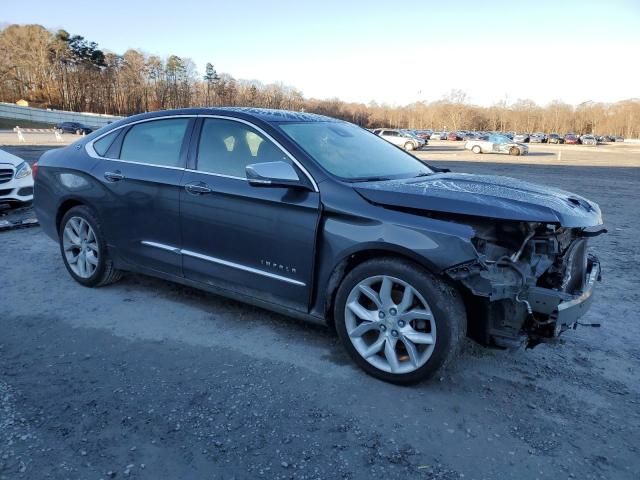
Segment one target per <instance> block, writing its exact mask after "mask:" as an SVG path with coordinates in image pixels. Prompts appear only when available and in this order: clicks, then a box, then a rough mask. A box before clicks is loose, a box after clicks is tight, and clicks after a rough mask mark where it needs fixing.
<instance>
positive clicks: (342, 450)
mask: <svg viewBox="0 0 640 480" xmlns="http://www.w3.org/2000/svg"><path fill="white" fill-rule="evenodd" d="M443 143H444V142H443ZM7 150H9V148H7ZM12 151H13V152H15V153H18V154H19V155H21V156H23V157H24V158H27V159H30V160H33V159H35V158H37V156H38V155H39V153H40V152H41V149H38V148H31V149H20V148H14V149H12ZM420 155H421V156H428V154H426V153H421V154H420ZM452 155H458V156H457V157H456V158H451V157H447V156H445V155H440V156H438V155H436V154H434V155H433V157H430V158H434V159H435V160H436V161H434V162H433V163H435V164H437V165H439V166H447V167H450V168H452V169H455V170H457V171H468V172H474V173H476V172H478V173H498V174H507V175H511V176H514V177H518V178H523V179H526V180H531V181H535V182H542V183H547V184H551V185H556V186H561V187H564V188H568V189H570V190H572V191H575V192H576V193H579V194H582V195H585V196H587V197H588V198H591V199H593V200H595V201H597V202H599V203H600V206H601V207H602V209H603V211H604V213H605V216H606V222H607V227H608V228H609V230H610V233H609V234H608V235H606V236H602V237H599V238H597V239H596V240H595V241H594V242H593V248H594V250H596V251H597V253H598V254H599V256H600V259H601V261H602V264H603V270H604V274H603V277H604V279H603V283H602V284H601V285H599V288H598V292H597V298H596V301H595V302H594V305H593V307H592V310H591V311H590V312H589V314H588V315H587V316H586V317H585V318H584V321H585V322H587V323H589V322H602V323H603V326H602V328H599V329H598V328H586V327H585V328H578V329H577V330H576V331H575V332H567V333H566V334H565V335H563V337H562V338H561V339H560V340H559V341H557V342H555V343H552V344H544V345H540V346H539V347H536V348H535V349H533V350H518V351H502V350H495V349H486V348H482V347H479V346H477V345H475V344H473V343H472V342H467V344H466V348H465V352H464V354H463V356H462V357H461V358H460V360H459V361H458V362H456V364H455V365H453V366H452V367H451V368H450V369H449V370H448V371H446V372H444V373H443V375H442V376H441V377H440V378H438V379H435V380H433V381H430V382H425V383H422V384H420V385H417V386H413V387H408V388H403V387H397V386H393V385H388V384H385V383H382V382H379V381H376V380H374V379H372V378H370V377H368V376H366V375H364V374H363V373H362V372H361V371H360V370H358V369H357V368H355V367H354V366H353V365H352V364H351V362H350V360H349V359H348V358H347V356H346V355H345V354H344V353H343V351H342V348H341V347H340V345H339V344H338V342H337V339H336V338H335V336H334V335H333V334H332V333H331V332H329V331H328V330H326V329H323V328H320V327H314V326H310V325H305V324H301V323H300V322H297V321H295V320H291V319H288V318H285V317H282V316H279V315H275V314H272V313H269V312H266V311H263V310H260V309H257V308H253V307H249V306H246V305H243V304H240V303H237V302H233V301H229V300H225V299H223V298H220V297H216V296H213V295H210V294H207V293H203V292H199V291H196V290H193V289H189V288H185V287H181V286H176V285H173V284H170V283H167V282H164V281H160V280H156V279H151V278H147V277H142V276H138V275H129V276H127V277H126V278H125V279H124V280H123V281H121V282H120V283H118V284H115V285H112V286H109V287H105V288H102V289H97V290H94V289H86V288H83V287H81V286H79V285H78V284H76V283H74V282H73V281H72V280H71V278H70V277H69V275H68V274H67V273H66V271H65V269H64V266H63V264H62V261H61V259H60V256H59V251H58V248H57V245H56V244H55V243H54V242H53V241H51V240H50V239H48V238H47V237H45V235H44V234H43V233H42V232H41V231H40V228H39V227H34V228H28V229H21V230H13V231H8V232H4V233H0V258H2V259H3V266H2V270H0V272H1V273H0V278H1V279H2V288H1V290H0V478H2V479H21V478H38V479H40V478H55V479H67V478H70V479H76V478H78V479H100V478H102V479H109V478H139V479H146V478H148V479H157V478H180V479H191V478H194V479H195V478H198V479H200V478H216V479H218V478H221V479H231V478H236V479H240V478H282V479H289V478H300V479H302V478H307V479H316V478H317V479H326V478H348V479H360V478H362V479H365V478H366V479H369V478H375V477H380V478H402V479H405V478H417V479H460V478H465V479H505V478H517V479H522V480H526V479H564V478H577V479H637V478H638V477H639V475H640V455H639V454H640V451H639V450H640V381H639V380H640V375H639V373H638V372H639V367H640V347H639V346H638V345H639V342H638V340H639V339H640V325H639V323H638V320H639V318H638V313H637V312H638V306H639V304H640V301H639V300H640V298H639V293H638V289H637V286H638V285H639V284H640V274H639V273H638V266H639V265H640V261H639V260H640V254H639V253H638V252H640V209H639V208H638V205H639V197H640V188H639V187H640V169H638V168H610V167H584V166H569V165H561V166H553V165H547V164H545V163H544V160H543V159H542V158H541V161H540V164H518V163H511V159H509V158H508V157H497V156H488V155H487V156H484V155H483V156H482V158H481V159H480V162H474V163H467V162H463V161H461V158H460V157H462V156H463V154H462V153H459V152H456V153H454V154H452ZM531 158H533V157H530V159H529V160H531ZM445 159H447V160H455V161H450V162H447V161H444V160H445ZM507 162H509V163H507Z"/></svg>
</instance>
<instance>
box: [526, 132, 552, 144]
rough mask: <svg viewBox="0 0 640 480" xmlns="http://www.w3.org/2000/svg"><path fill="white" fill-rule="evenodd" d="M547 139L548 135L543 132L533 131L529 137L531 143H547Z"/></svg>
mask: <svg viewBox="0 0 640 480" xmlns="http://www.w3.org/2000/svg"><path fill="white" fill-rule="evenodd" d="M547 140H548V138H547V136H546V135H545V134H544V133H542V132H538V133H532V134H531V136H530V137H529V143H547Z"/></svg>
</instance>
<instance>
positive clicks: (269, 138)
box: [197, 113, 320, 192]
mask: <svg viewBox="0 0 640 480" xmlns="http://www.w3.org/2000/svg"><path fill="white" fill-rule="evenodd" d="M198 117H200V118H218V119H222V120H232V121H234V122H239V123H244V124H245V125H248V126H250V127H251V128H253V129H254V130H256V131H258V132H259V133H260V134H261V135H263V136H264V137H265V138H267V139H268V140H270V141H271V143H273V144H274V145H275V146H276V147H278V148H279V149H280V150H281V151H282V153H284V154H285V155H286V156H287V157H289V159H290V160H291V161H292V162H293V163H294V164H295V165H296V166H297V167H298V168H299V169H300V170H301V171H302V173H304V175H305V177H307V178H308V179H309V181H310V182H311V185H312V186H313V191H314V192H319V191H320V190H319V189H318V184H317V183H316V181H315V180H314V178H313V177H312V176H311V174H310V173H309V172H308V171H307V169H306V168H304V166H302V164H301V163H300V162H299V161H298V160H297V159H296V158H295V157H294V156H293V155H291V153H289V151H288V150H287V149H286V148H284V147H283V146H282V145H280V143H279V142H278V141H277V140H276V139H275V138H273V137H272V136H271V135H269V134H268V133H267V132H265V131H264V130H263V129H262V128H260V127H259V126H257V125H255V124H253V123H251V122H249V121H247V120H244V119H242V118H235V117H227V116H224V115H213V114H211V115H208V114H206V113H201V114H199V115H198ZM197 171H198V173H213V172H201V171H200V170H197ZM219 176H221V177H225V176H226V177H228V178H239V179H242V180H247V179H246V178H242V177H233V176H227V175H219Z"/></svg>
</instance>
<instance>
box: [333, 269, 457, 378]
mask: <svg viewBox="0 0 640 480" xmlns="http://www.w3.org/2000/svg"><path fill="white" fill-rule="evenodd" d="M334 318H335V323H336V330H337V332H338V336H339V337H340V340H341V342H342V344H343V346H344V347H345V349H346V350H347V352H348V353H349V355H350V356H351V357H352V358H353V360H354V361H355V362H356V363H357V364H358V365H359V366H360V367H361V368H362V369H363V370H365V372H367V373H369V374H370V375H372V376H374V377H376V378H379V379H381V380H384V381H387V382H391V383H397V384H410V383H415V382H418V381H420V380H423V379H426V378H428V377H430V376H432V375H433V374H435V373H436V372H437V371H438V370H439V369H440V368H442V367H443V366H445V365H446V364H448V363H449V362H450V361H451V360H452V359H453V358H454V357H455V356H456V354H457V352H458V351H459V345H460V341H461V339H462V338H463V337H464V335H465V332H466V316H465V309H464V305H463V303H462V300H461V297H460V295H459V293H458V292H457V291H456V290H455V289H454V288H452V287H451V286H450V285H448V284H447V283H445V282H444V281H442V280H440V279H438V278H437V277H435V276H433V275H431V274H430V273H429V272H427V271H426V270H424V269H422V268H421V267H419V266H417V265H415V264H413V263H411V262H408V261H404V260H399V259H394V258H383V259H376V260H370V261H368V262H365V263H363V264H361V265H359V266H358V267H356V268H355V269H353V270H352V271H351V272H350V273H349V274H348V275H347V276H346V277H345V279H344V280H343V282H342V283H341V285H340V287H339V289H338V293H337V295H336V302H335V305H334Z"/></svg>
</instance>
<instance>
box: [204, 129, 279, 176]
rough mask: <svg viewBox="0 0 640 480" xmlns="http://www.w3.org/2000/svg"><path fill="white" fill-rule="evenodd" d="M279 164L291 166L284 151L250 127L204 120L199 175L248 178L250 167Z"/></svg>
mask: <svg viewBox="0 0 640 480" xmlns="http://www.w3.org/2000/svg"><path fill="white" fill-rule="evenodd" d="M276 161H283V162H288V163H291V161H290V160H289V157H287V155H286V154H285V153H284V152H283V151H282V150H281V149H280V148H278V147H277V146H276V145H275V144H274V143H273V142H272V141H271V140H269V139H268V138H265V137H264V136H263V135H261V134H260V133H259V132H258V131H257V130H255V129H254V128H251V127H250V126H249V125H246V124H244V123H241V122H236V121H233V120H223V119H217V118H207V119H205V120H204V122H203V124H202V131H201V132H200V141H199V144H198V164H197V169H198V170H199V171H201V172H208V173H215V174H218V175H226V176H230V177H238V178H246V172H245V169H246V167H247V165H251V164H252V163H263V162H276Z"/></svg>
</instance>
